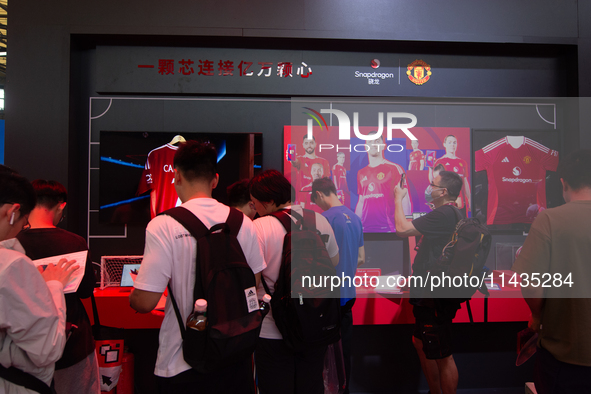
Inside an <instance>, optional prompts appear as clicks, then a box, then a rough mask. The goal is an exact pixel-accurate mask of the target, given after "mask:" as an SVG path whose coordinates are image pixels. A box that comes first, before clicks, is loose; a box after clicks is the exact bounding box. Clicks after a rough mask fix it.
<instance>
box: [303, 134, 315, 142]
mask: <svg viewBox="0 0 591 394" xmlns="http://www.w3.org/2000/svg"><path fill="white" fill-rule="evenodd" d="M306 138H308V133H306V134H304V138H302V142H303V141H305V140H306ZM312 139H313V140H314V142H316V137H314V134H312Z"/></svg>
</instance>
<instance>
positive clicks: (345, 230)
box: [312, 152, 365, 394]
mask: <svg viewBox="0 0 591 394" xmlns="http://www.w3.org/2000/svg"><path fill="white" fill-rule="evenodd" d="M341 153H342V152H341ZM312 201H313V202H314V203H315V204H316V205H318V206H319V207H320V208H321V209H322V210H323V211H324V213H323V214H322V216H324V217H325V218H326V219H328V222H329V223H330V225H331V227H332V229H333V230H334V234H335V237H336V239H337V245H338V246H339V265H337V267H336V268H337V276H339V277H343V275H344V276H345V277H349V278H354V277H355V273H356V272H357V267H358V266H360V265H363V264H364V263H365V247H364V244H363V225H362V224H361V218H360V217H359V216H357V215H355V213H354V212H353V211H351V210H350V209H349V208H347V207H346V206H344V205H343V204H342V203H341V201H340V200H339V198H338V197H337V189H336V186H335V184H334V183H333V182H332V180H331V179H330V178H326V177H325V178H320V179H316V180H315V181H314V183H312ZM355 297H356V292H355V286H353V285H352V284H351V283H348V284H343V285H342V287H341V313H342V321H341V339H342V343H343V358H344V362H345V376H346V387H345V390H344V391H343V393H344V394H348V393H349V385H350V382H351V339H352V337H353V313H352V311H351V308H353V305H354V304H355Z"/></svg>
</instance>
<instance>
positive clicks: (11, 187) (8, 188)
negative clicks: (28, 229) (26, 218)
mask: <svg viewBox="0 0 591 394" xmlns="http://www.w3.org/2000/svg"><path fill="white" fill-rule="evenodd" d="M36 201H37V198H36V197H35V190H34V189H33V186H32V185H31V183H30V182H29V181H28V180H27V179H26V178H24V177H22V176H20V175H18V174H16V173H13V174H11V173H7V172H5V173H0V203H1V204H20V205H21V207H20V212H21V214H22V215H27V214H29V213H30V212H31V211H32V210H33V208H35V203H36Z"/></svg>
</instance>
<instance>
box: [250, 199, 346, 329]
mask: <svg viewBox="0 0 591 394" xmlns="http://www.w3.org/2000/svg"><path fill="white" fill-rule="evenodd" d="M286 209H293V210H294V211H296V212H297V213H299V214H300V215H302V214H303V211H302V207H301V206H299V205H294V206H292V207H286ZM314 213H315V215H316V228H317V229H318V231H320V233H321V234H328V242H327V243H326V250H327V251H328V256H329V257H330V258H333V257H334V256H336V255H337V253H339V247H338V245H337V241H336V239H335V236H334V232H333V230H332V227H331V226H330V224H329V223H328V220H326V218H325V217H324V216H322V215H321V214H319V213H317V212H314ZM253 223H254V227H255V228H256V232H257V236H258V240H259V244H260V245H261V250H262V251H263V255H264V256H265V261H266V262H267V268H265V269H264V270H263V278H262V280H266V282H267V286H269V290H271V293H273V292H275V282H277V279H278V278H279V269H280V268H281V254H282V253H283V238H284V237H285V234H287V232H286V231H285V228H284V227H283V225H282V224H281V222H280V221H279V220H277V218H276V217H273V216H263V217H261V218H258V219H257V220H255V221H254V222H253ZM257 293H258V298H259V299H262V298H263V295H265V293H266V291H265V288H264V287H263V284H262V282H261V284H259V288H258V289H257ZM260 337H261V338H267V339H283V336H281V333H280V332H279V330H278V329H277V326H276V325H275V320H274V319H273V311H272V310H270V311H269V313H268V314H267V316H265V319H264V320H263V325H262V327H261V334H260Z"/></svg>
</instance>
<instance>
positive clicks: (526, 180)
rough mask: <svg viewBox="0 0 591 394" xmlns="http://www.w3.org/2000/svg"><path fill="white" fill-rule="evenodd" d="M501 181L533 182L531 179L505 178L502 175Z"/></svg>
mask: <svg viewBox="0 0 591 394" xmlns="http://www.w3.org/2000/svg"><path fill="white" fill-rule="evenodd" d="M503 182H510V183H516V182H517V183H533V180H532V179H523V178H507V177H503Z"/></svg>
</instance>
